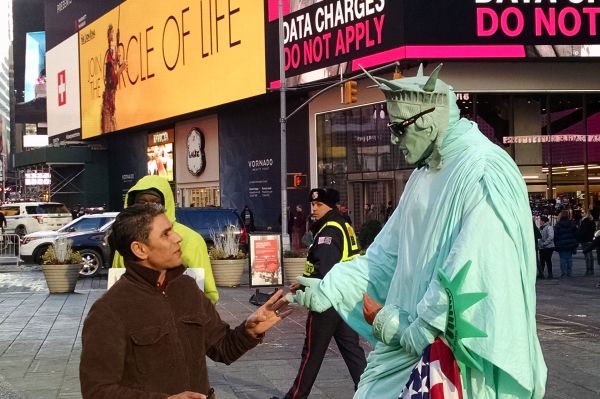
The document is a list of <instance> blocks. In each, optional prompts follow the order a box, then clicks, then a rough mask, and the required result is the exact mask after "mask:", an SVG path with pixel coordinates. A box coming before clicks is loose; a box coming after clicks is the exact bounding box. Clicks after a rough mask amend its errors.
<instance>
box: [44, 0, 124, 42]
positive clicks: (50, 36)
mask: <svg viewBox="0 0 600 399" xmlns="http://www.w3.org/2000/svg"><path fill="white" fill-rule="evenodd" d="M122 2H123V0H102V1H89V0H46V1H44V26H45V29H46V47H47V48H48V49H51V48H53V47H54V46H57V45H58V44H60V43H62V42H63V41H64V40H66V39H67V38H69V37H71V36H73V34H74V33H77V32H78V31H79V29H81V28H83V27H84V26H86V25H88V24H90V23H92V22H93V21H95V20H96V19H97V18H98V17H100V16H102V15H103V14H104V13H106V12H108V11H110V10H112V9H113V8H115V7H116V6H117V5H119V4H121V3H122Z"/></svg>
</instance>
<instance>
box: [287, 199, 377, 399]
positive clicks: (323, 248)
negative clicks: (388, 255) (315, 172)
mask: <svg viewBox="0 0 600 399" xmlns="http://www.w3.org/2000/svg"><path fill="white" fill-rule="evenodd" d="M339 200H340V194H339V193H338V192H337V191H336V190H334V189H332V188H315V189H312V190H311V191H310V201H311V203H310V204H311V205H310V207H311V213H312V216H314V217H315V219H316V221H315V223H314V224H313V225H312V226H311V230H312V233H313V236H314V240H313V243H312V245H311V246H310V248H309V250H308V256H307V266H306V270H305V272H304V275H305V276H310V277H313V278H318V279H322V278H323V277H325V275H326V274H327V273H328V272H329V271H330V270H331V268H332V267H333V265H335V264H336V263H338V262H345V261H348V260H350V259H353V258H355V257H356V256H357V255H358V254H359V248H358V244H357V242H358V241H357V238H356V235H355V234H354V230H352V227H351V226H350V225H349V224H347V223H346V220H345V219H344V217H343V216H342V215H340V213H339V211H338V209H337V207H336V204H337V203H338V202H339ZM290 288H291V291H292V292H295V291H296V290H298V289H303V288H304V287H302V286H301V285H300V284H298V283H294V284H292V286H291V287H290ZM331 338H335V342H336V344H337V346H338V348H339V350H340V352H341V354H342V357H343V358H344V362H345V363H346V366H347V367H348V371H349V372H350V376H351V377H352V380H353V381H354V389H355V390H356V387H357V385H358V382H359V380H360V375H361V374H362V373H363V371H364V369H365V367H366V365H367V359H366V358H365V352H364V350H363V348H362V347H361V346H360V343H359V338H358V334H357V333H356V331H354V330H352V329H351V328H350V327H349V326H348V325H347V324H346V322H344V321H343V320H342V318H341V317H340V315H339V314H338V313H337V312H336V310H335V309H333V308H330V309H328V310H326V311H324V312H323V313H319V312H313V311H310V312H309V313H308V317H307V319H306V337H305V339H304V347H303V348H302V360H301V361H300V369H299V370H298V374H297V376H296V379H295V380H294V383H293V384H292V387H291V388H290V390H289V391H288V392H287V394H286V396H285V398H286V399H304V398H307V397H308V395H310V391H311V389H312V387H313V384H314V382H315V380H316V379H317V375H318V374H319V370H320V369H321V364H322V363H323V358H324V357H325V352H327V348H328V347H329V343H330V342H331Z"/></svg>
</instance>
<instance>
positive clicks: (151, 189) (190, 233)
mask: <svg viewBox="0 0 600 399" xmlns="http://www.w3.org/2000/svg"><path fill="white" fill-rule="evenodd" d="M143 202H156V203H160V204H162V205H163V206H164V207H165V209H166V215H167V217H168V218H169V220H170V221H171V222H172V223H173V229H174V230H175V232H176V233H177V234H179V235H180V236H181V238H182V241H181V252H182V260H183V264H184V265H185V266H187V267H198V268H202V269H204V294H205V295H206V296H207V297H208V299H210V301H211V302H212V303H217V301H218V300H219V292H218V291H217V285H216V284H215V278H214V277H213V273H212V268H211V265H210V258H209V257H208V249H207V247H206V243H205V242H204V239H203V238H202V236H201V235H200V234H198V233H197V232H195V231H194V230H192V229H190V228H189V227H187V226H184V225H183V224H181V223H179V222H177V220H175V199H174V198H173V191H171V187H170V186H169V182H168V181H167V179H165V178H164V177H160V176H144V177H142V178H141V179H140V180H138V182H137V183H136V184H135V185H134V186H133V187H131V188H130V189H129V191H128V192H127V195H126V196H125V204H124V207H125V208H127V207H128V206H131V205H133V204H135V203H143ZM112 267H115V268H119V267H124V263H123V256H121V254H120V253H119V252H118V251H117V252H115V257H114V259H113V264H112Z"/></svg>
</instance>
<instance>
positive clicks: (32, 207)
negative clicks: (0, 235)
mask: <svg viewBox="0 0 600 399" xmlns="http://www.w3.org/2000/svg"><path fill="white" fill-rule="evenodd" d="M0 212H2V213H4V216H6V229H5V232H6V233H15V234H18V235H19V236H21V237H23V236H24V235H25V234H27V233H33V232H35V231H47V230H56V229H58V228H60V227H62V226H64V225H65V224H67V223H69V222H70V221H71V220H73V217H72V216H71V212H70V211H69V210H68V209H67V207H66V206H65V204H63V203H61V202H16V203H12V204H4V205H2V206H0Z"/></svg>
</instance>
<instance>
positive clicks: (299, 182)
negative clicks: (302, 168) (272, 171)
mask: <svg viewBox="0 0 600 399" xmlns="http://www.w3.org/2000/svg"><path fill="white" fill-rule="evenodd" d="M294 187H295V188H302V187H306V175H294Z"/></svg>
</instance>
